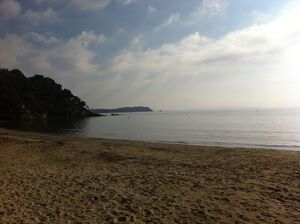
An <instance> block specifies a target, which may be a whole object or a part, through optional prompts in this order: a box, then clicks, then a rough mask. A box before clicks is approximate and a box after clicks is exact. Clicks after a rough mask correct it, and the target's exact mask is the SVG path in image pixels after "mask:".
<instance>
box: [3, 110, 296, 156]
mask: <svg viewBox="0 0 300 224" xmlns="http://www.w3.org/2000/svg"><path fill="white" fill-rule="evenodd" d="M0 125H1V126H4V127H7V128H15V129H21V130H28V131H41V132H50V133H57V134H65V135H77V136H84V137H96V138H109V139H126V140H143V141H149V142H170V143H184V144H195V145H206V146H234V147H261V148H278V149H293V150H300V110H261V111H256V110H252V111H200V112H199V111H198V112H196V111H194V112H191V111H186V112H183V111H181V112H153V113H131V114H122V115H120V116H107V117H97V118H88V119H84V120H81V121H68V122H66V121H48V122H45V121H44V122H22V123H20V122H14V123H3V122H2V123H0Z"/></svg>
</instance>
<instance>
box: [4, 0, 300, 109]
mask: <svg viewBox="0 0 300 224" xmlns="http://www.w3.org/2000/svg"><path fill="white" fill-rule="evenodd" d="M299 10H300V4H299V3H297V2H295V3H294V4H293V5H291V6H290V7H289V8H287V9H284V10H282V12H281V13H279V15H278V16H277V17H276V18H274V19H273V20H272V21H269V22H266V23H261V24H259V25H255V24H253V25H251V26H249V27H245V28H243V29H239V30H235V31H232V32H229V33H227V34H226V35H223V36H221V37H219V38H215V39H211V38H208V37H206V36H204V35H202V34H201V33H197V32H195V33H191V34H189V35H187V36H186V37H184V38H183V39H182V40H180V41H178V42H175V43H172V44H164V45H162V46H160V47H157V48H149V47H147V43H144V42H143V41H144V40H145V39H144V38H143V35H138V36H137V37H136V38H134V39H133V41H132V42H131V44H130V46H129V47H128V48H127V49H124V50H123V51H121V52H119V53H118V54H117V55H115V56H114V57H113V58H111V59H110V60H107V61H105V62H102V61H98V59H97V56H98V54H99V48H97V45H99V44H100V45H101V44H103V43H105V41H107V38H106V37H104V36H103V35H101V34H95V33H93V32H82V33H80V34H78V35H77V36H75V37H73V38H70V39H69V40H67V41H60V42H59V43H57V44H54V46H53V47H51V48H50V49H46V50H45V49H42V50H38V49H36V48H35V49H33V48H32V45H33V44H34V43H31V42H30V41H32V40H31V39H28V38H27V39H25V38H21V37H18V36H16V35H8V36H6V37H5V38H2V39H0V50H1V52H6V54H5V55H3V54H2V55H1V57H0V64H1V65H4V66H13V67H17V68H20V69H22V70H24V71H25V72H26V73H27V74H35V73H41V74H46V75H50V76H52V77H53V78H55V79H56V80H57V81H58V82H61V83H62V84H63V85H64V86H65V87H66V88H70V89H72V91H73V92H74V93H75V94H77V95H79V96H80V97H82V98H83V99H85V100H87V101H88V103H89V105H90V106H92V107H98V106H104V107H115V106H122V105H124V104H126V105H140V104H147V105H149V106H152V107H154V108H161V107H163V108H197V107H198V108H201V107H215V106H245V105H246V106H264V107H268V106H270V107H271V106H290V105H293V106H295V105H297V106H300V103H299V102H300V91H299V83H300V76H299V72H300V66H299V62H298V61H299V58H300V53H299V52H300V28H299V26H298V24H297V22H298V21H299V20H300V16H299V13H298V12H299ZM166 21H168V20H166ZM165 24H172V23H165ZM30 36H31V38H32V37H33V36H36V35H32V34H31V35H30ZM46 37H48V38H49V36H46ZM41 39H42V38H41ZM82 43H84V44H83V46H82Z"/></svg>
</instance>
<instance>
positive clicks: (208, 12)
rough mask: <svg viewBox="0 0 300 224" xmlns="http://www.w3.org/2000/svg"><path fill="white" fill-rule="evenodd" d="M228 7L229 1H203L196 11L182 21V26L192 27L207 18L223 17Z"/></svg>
mask: <svg viewBox="0 0 300 224" xmlns="http://www.w3.org/2000/svg"><path fill="white" fill-rule="evenodd" d="M228 5H229V2H228V1H227V0H203V1H202V3H201V5H200V6H199V7H198V8H196V10H195V11H193V12H192V13H191V14H190V15H188V16H187V17H185V18H184V19H183V20H182V24H185V25H192V24H195V23H197V22H199V21H200V20H202V19H203V18H205V17H215V16H222V15H224V14H225V13H226V11H227V8H228Z"/></svg>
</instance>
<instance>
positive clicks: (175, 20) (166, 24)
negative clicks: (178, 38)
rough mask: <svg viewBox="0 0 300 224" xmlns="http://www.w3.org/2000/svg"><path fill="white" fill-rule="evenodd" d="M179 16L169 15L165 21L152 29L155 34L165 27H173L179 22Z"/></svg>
mask: <svg viewBox="0 0 300 224" xmlns="http://www.w3.org/2000/svg"><path fill="white" fill-rule="evenodd" d="M179 19H180V14H178V13H176V14H173V13H172V14H171V15H170V16H169V17H168V18H167V19H166V20H164V21H163V22H162V23H161V24H159V25H158V26H156V27H155V28H154V31H155V32H158V31H161V30H163V29H165V28H167V27H170V26H173V25H175V24H176V23H178V22H179Z"/></svg>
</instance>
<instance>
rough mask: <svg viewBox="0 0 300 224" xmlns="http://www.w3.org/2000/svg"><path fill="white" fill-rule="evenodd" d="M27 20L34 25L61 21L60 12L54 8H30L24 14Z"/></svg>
mask: <svg viewBox="0 0 300 224" xmlns="http://www.w3.org/2000/svg"><path fill="white" fill-rule="evenodd" d="M23 17H24V19H25V21H27V22H28V23H30V24H33V25H39V24H41V23H43V24H45V23H55V22H59V21H61V19H60V17H59V15H58V13H57V12H56V11H54V10H53V9H52V8H48V9H46V10H44V11H34V10H31V9H28V10H26V11H25V13H24V15H23Z"/></svg>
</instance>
